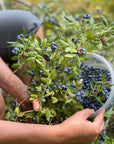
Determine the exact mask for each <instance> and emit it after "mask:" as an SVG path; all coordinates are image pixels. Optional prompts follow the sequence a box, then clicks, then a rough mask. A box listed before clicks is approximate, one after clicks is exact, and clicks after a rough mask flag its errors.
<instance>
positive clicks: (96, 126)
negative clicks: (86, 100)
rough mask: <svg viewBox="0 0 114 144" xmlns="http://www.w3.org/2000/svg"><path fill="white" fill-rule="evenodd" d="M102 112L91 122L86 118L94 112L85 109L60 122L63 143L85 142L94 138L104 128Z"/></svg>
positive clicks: (76, 143)
mask: <svg viewBox="0 0 114 144" xmlns="http://www.w3.org/2000/svg"><path fill="white" fill-rule="evenodd" d="M104 112H105V111H102V112H101V113H100V114H99V115H98V116H97V117H96V118H95V119H94V121H93V122H90V121H88V120H87V118H88V117H89V116H90V115H92V114H93V113H94V110H90V109H85V110H82V111H79V112H77V113H76V114H74V115H72V116H71V117H70V118H68V119H67V120H65V121H64V122H63V123H61V124H60V125H61V127H62V129H61V130H63V136H64V138H63V139H64V140H63V143H67V144H83V143H84V144H85V143H90V142H92V141H94V140H96V139H97V137H98V135H99V133H101V131H102V129H103V128H104V122H103V117H104Z"/></svg>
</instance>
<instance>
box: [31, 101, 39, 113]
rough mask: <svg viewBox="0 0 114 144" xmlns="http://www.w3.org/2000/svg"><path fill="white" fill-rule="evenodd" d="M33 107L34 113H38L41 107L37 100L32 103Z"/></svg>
mask: <svg viewBox="0 0 114 144" xmlns="http://www.w3.org/2000/svg"><path fill="white" fill-rule="evenodd" d="M32 105H33V109H34V111H35V112H38V109H39V107H40V102H39V101H38V100H37V99H34V100H33V101H32Z"/></svg>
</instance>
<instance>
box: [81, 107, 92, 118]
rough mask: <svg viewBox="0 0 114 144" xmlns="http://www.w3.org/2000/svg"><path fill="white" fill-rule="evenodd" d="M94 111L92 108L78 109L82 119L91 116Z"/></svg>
mask: <svg viewBox="0 0 114 144" xmlns="http://www.w3.org/2000/svg"><path fill="white" fill-rule="evenodd" d="M93 113H94V109H84V110H82V111H80V114H81V117H82V119H85V120H86V119H87V118H88V117H89V116H91V115H92V114H93Z"/></svg>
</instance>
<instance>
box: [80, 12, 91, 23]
mask: <svg viewBox="0 0 114 144" xmlns="http://www.w3.org/2000/svg"><path fill="white" fill-rule="evenodd" d="M83 18H84V19H85V20H86V19H90V18H91V15H90V14H86V15H84V16H83ZM84 19H82V22H85V20H84ZM86 23H87V24H89V21H88V20H86Z"/></svg>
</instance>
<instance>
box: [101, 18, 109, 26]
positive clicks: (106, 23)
mask: <svg viewBox="0 0 114 144" xmlns="http://www.w3.org/2000/svg"><path fill="white" fill-rule="evenodd" d="M101 18H102V20H103V23H104V24H105V25H106V26H107V25H108V21H107V19H106V18H105V17H104V16H101Z"/></svg>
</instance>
